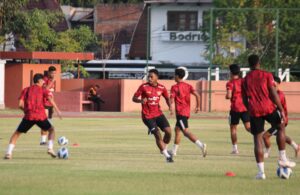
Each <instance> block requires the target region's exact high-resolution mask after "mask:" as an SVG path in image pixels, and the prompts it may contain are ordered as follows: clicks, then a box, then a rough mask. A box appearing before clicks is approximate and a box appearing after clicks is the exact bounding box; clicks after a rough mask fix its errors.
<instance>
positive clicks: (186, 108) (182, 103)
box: [170, 68, 207, 157]
mask: <svg viewBox="0 0 300 195" xmlns="http://www.w3.org/2000/svg"><path fill="white" fill-rule="evenodd" d="M184 76H185V71H184V70H183V69H181V68H177V69H176V70H175V82H176V84H175V85H173V86H172V87H171V95H170V99H171V105H172V104H173V103H174V102H175V110H176V119H177V122H176V126H175V141H174V146H173V149H172V154H173V155H174V156H176V154H177V150H178V147H179V144H180V140H181V135H180V131H182V133H183V135H184V136H185V137H187V138H188V139H189V140H191V142H193V143H195V144H196V146H198V147H199V148H200V149H201V151H202V155H203V157H205V156H206V153H207V150H206V144H205V143H202V142H201V141H200V140H199V139H198V138H197V137H196V136H195V135H194V134H192V132H190V131H189V130H188V128H189V125H188V119H189V118H190V110H191V108H190V101H191V94H192V95H194V96H195V98H196V102H197V104H196V109H195V112H196V113H198V112H199V110H200V108H199V107H200V96H199V94H198V93H197V92H196V90H195V89H194V88H193V87H192V86H191V85H190V84H188V83H185V82H183V80H182V79H183V77H184ZM171 108H172V106H171ZM171 114H173V109H172V110H171Z"/></svg>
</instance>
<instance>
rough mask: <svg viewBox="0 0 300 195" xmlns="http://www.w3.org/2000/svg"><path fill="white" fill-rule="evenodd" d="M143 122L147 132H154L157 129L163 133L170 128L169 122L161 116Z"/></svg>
mask: <svg viewBox="0 0 300 195" xmlns="http://www.w3.org/2000/svg"><path fill="white" fill-rule="evenodd" d="M143 122H144V124H145V125H146V126H147V127H148V130H149V132H152V131H154V130H155V129H157V127H159V128H160V129H161V130H162V131H164V129H165V128H167V127H170V124H169V121H168V120H167V118H166V117H165V115H163V114H162V115H160V116H158V117H155V118H151V119H145V118H144V119H143Z"/></svg>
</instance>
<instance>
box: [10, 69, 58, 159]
mask: <svg viewBox="0 0 300 195" xmlns="http://www.w3.org/2000/svg"><path fill="white" fill-rule="evenodd" d="M33 82H34V85H32V86H30V87H27V88H25V89H23V91H22V93H21V96H20V98H19V107H20V109H22V110H23V111H24V117H23V119H22V122H21V123H20V125H19V127H18V128H17V130H16V131H15V132H14V133H13V134H12V136H11V138H10V142H9V145H8V149H7V152H6V154H5V156H4V158H5V159H11V158H12V152H13V149H14V147H15V145H16V142H17V140H18V138H19V137H20V135H21V134H22V133H27V131H28V130H29V129H31V127H32V126H34V125H37V126H38V127H40V128H41V129H43V130H44V131H48V132H49V135H48V140H49V141H48V151H47V153H48V154H49V155H50V156H52V157H53V158H55V157H56V154H55V152H54V150H53V143H54V142H53V141H54V138H55V131H54V127H53V126H52V125H51V124H50V122H49V121H48V119H47V116H46V113H45V109H44V99H45V98H47V99H49V101H50V102H51V104H52V105H53V107H54V108H55V110H56V111H57V114H58V116H59V117H61V115H60V111H59V109H58V107H57V106H56V104H55V102H54V101H53V100H52V96H51V95H50V93H49V91H48V90H46V89H45V88H43V84H44V80H43V75H42V74H35V75H34V77H33Z"/></svg>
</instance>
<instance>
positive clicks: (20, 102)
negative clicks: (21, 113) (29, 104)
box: [19, 99, 24, 110]
mask: <svg viewBox="0 0 300 195" xmlns="http://www.w3.org/2000/svg"><path fill="white" fill-rule="evenodd" d="M19 108H20V109H21V110H24V100H22V99H20V100H19Z"/></svg>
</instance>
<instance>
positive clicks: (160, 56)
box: [150, 4, 208, 63]
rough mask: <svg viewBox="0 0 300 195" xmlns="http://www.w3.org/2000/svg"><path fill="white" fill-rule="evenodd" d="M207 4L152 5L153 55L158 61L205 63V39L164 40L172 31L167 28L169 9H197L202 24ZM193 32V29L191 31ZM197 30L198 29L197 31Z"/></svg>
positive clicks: (199, 21)
mask: <svg viewBox="0 0 300 195" xmlns="http://www.w3.org/2000/svg"><path fill="white" fill-rule="evenodd" d="M204 9H208V7H207V6H201V7H200V6H194V5H187V4H183V5H180V6H178V5H176V4H174V5H172V4H162V5H160V4H157V5H156V4H155V5H152V6H151V28H150V29H151V45H150V48H151V51H150V52H151V54H150V55H151V57H152V59H153V60H156V61H170V62H173V63H204V62H205V59H204V52H205V47H206V45H205V44H204V42H203V41H200V42H199V41H167V40H164V39H165V38H164V37H166V36H168V33H170V31H166V30H167V24H168V22H167V19H168V18H167V12H168V11H197V12H198V24H200V25H201V24H202V20H203V19H202V15H203V10H204ZM164 27H165V30H163V28H164ZM191 32H193V31H191ZM195 32H197V31H195Z"/></svg>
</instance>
